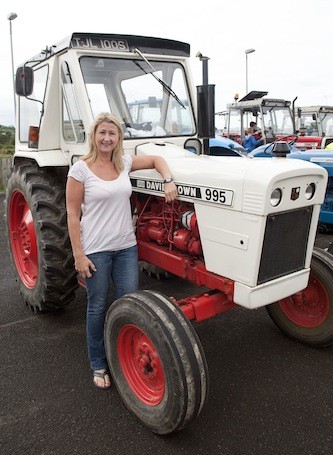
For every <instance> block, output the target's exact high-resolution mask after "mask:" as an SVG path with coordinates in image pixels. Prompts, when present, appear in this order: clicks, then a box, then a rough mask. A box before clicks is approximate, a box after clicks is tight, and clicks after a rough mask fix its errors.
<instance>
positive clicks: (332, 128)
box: [319, 112, 333, 136]
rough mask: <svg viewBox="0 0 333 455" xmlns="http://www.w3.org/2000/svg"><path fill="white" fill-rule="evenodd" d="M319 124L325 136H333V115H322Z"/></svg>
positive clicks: (330, 113)
mask: <svg viewBox="0 0 333 455" xmlns="http://www.w3.org/2000/svg"><path fill="white" fill-rule="evenodd" d="M319 122H320V125H321V131H322V135H323V136H333V113H332V112H329V113H320V114H319Z"/></svg>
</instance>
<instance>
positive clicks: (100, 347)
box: [85, 245, 139, 370]
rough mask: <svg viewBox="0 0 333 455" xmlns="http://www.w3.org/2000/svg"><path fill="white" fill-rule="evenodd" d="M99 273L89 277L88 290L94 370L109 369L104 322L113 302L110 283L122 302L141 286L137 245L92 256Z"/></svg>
mask: <svg viewBox="0 0 333 455" xmlns="http://www.w3.org/2000/svg"><path fill="white" fill-rule="evenodd" d="M88 257H89V259H90V260H91V261H92V262H93V263H94V264H95V266H96V269H97V271H96V272H92V273H93V275H92V277H91V278H86V280H85V281H86V287H87V297H88V306H87V345H88V355H89V359H90V365H91V368H92V369H93V370H102V369H105V368H107V360H106V355H105V348H104V322H105V313H106V308H107V304H108V299H109V290H110V281H111V279H112V282H113V287H114V297H115V299H119V298H120V297H122V296H123V295H125V294H127V293H128V292H132V291H136V290H137V289H138V285H139V265H138V247H137V245H135V246H132V247H130V248H125V249H124V250H119V251H102V252H100V253H92V254H89V255H88Z"/></svg>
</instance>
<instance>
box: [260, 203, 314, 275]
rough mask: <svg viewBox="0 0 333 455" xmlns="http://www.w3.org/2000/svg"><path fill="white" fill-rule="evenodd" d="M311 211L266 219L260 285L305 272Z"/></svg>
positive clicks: (300, 210) (295, 212)
mask: <svg viewBox="0 0 333 455" xmlns="http://www.w3.org/2000/svg"><path fill="white" fill-rule="evenodd" d="M312 209H313V208H312V207H305V208H301V209H297V210H292V211H288V212H281V213H275V214H272V215H269V216H268V217H267V221H266V231H265V236H264V244H263V250H262V254H261V260H260V267H259V275H258V284H261V283H266V282H267V281H270V280H274V279H275V278H279V277H281V276H284V275H287V274H289V273H293V272H296V271H297V270H301V269H303V268H304V265H305V257H306V251H307V245H308V236H309V229H310V223H311V218H312Z"/></svg>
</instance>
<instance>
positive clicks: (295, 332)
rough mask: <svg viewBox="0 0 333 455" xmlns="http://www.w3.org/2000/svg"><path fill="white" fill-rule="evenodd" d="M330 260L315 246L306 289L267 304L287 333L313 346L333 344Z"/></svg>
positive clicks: (273, 316) (330, 256)
mask: <svg viewBox="0 0 333 455" xmlns="http://www.w3.org/2000/svg"><path fill="white" fill-rule="evenodd" d="M332 259H333V257H332V255H331V254H329V253H327V252H326V251H325V250H321V249H320V248H315V249H314V251H313V256H312V262H311V273H310V279H309V284H308V286H307V288H305V289H304V290H303V291H301V292H298V293H296V294H294V295H292V296H290V297H287V298H286V299H283V300H280V301H279V302H276V303H273V304H272V305H268V306H267V307H266V309H267V311H268V314H269V315H270V317H271V318H272V320H273V321H274V323H275V324H276V325H277V326H278V327H279V328H280V329H281V330H282V331H283V332H284V333H285V334H286V335H288V336H289V337H291V338H293V339H295V340H298V341H301V342H302V343H305V344H307V345H310V346H314V347H323V346H328V345H330V344H332V343H333V274H332V272H333V263H332Z"/></svg>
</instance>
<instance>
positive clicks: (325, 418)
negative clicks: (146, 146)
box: [0, 195, 333, 455]
mask: <svg viewBox="0 0 333 455" xmlns="http://www.w3.org/2000/svg"><path fill="white" fill-rule="evenodd" d="M3 199H4V197H3V195H0V270H1V274H0V296H1V297H0V298H1V301H0V371H1V375H0V392H1V395H0V454H1V455H23V454H24V455H26V454H27V455H30V454H31V455H32V454H38V455H67V454H80V455H86V454H87V455H89V454H94V455H95V454H96V455H106V454H112V455H139V454H140V455H148V454H155V453H157V454H161V455H248V454H249V455H250V454H251V455H332V454H333V393H332V389H333V374H332V372H333V346H331V347H329V348H324V349H313V348H309V347H307V346H304V345H302V344H299V343H297V342H294V341H292V340H290V339H288V338H287V337H286V336H284V335H283V334H282V333H281V332H280V331H279V330H278V329H277V328H276V327H275V326H274V324H273V322H272V321H271V319H270V318H269V316H268V314H267V312H266V310H265V308H261V309H259V310H255V311H250V310H245V309H241V308H240V309H236V310H232V311H229V312H227V313H225V314H222V315H220V316H217V317H215V318H213V319H210V320H208V321H205V322H202V323H200V324H197V325H195V327H196V330H197V333H198V335H199V337H200V339H201V342H202V345H203V348H204V351H205V354H206V357H207V363H208V367H209V375H210V393H209V398H208V401H207V403H206V405H205V407H204V409H203V411H202V413H201V414H200V416H199V417H198V418H197V419H196V420H195V421H194V422H193V424H192V425H191V426H190V427H188V428H187V429H185V430H184V431H181V432H179V433H176V434H173V435H169V436H157V435H155V434H153V433H151V431H150V430H148V429H147V428H145V427H144V426H143V425H141V423H140V422H139V421H138V420H137V419H136V417H134V416H133V415H132V414H131V413H130V412H129V411H128V410H127V408H126V407H125V406H124V404H123V402H122V401H121V399H120V396H119V395H118V393H117V391H116V389H115V388H112V389H110V390H108V391H100V390H98V389H97V388H96V387H94V386H93V384H92V377H91V372H90V369H89V365H88V361H87V353H86V345H85V305H86V299H85V292H84V290H83V289H81V288H80V289H79V290H78V291H77V294H76V298H75V300H74V301H73V302H71V303H70V304H69V305H68V306H67V307H66V308H64V309H62V310H61V311H58V312H56V313H49V314H41V315H37V316H36V315H34V314H32V313H31V312H30V310H29V309H28V308H27V307H26V306H25V304H24V302H23V301H22V298H21V296H20V295H19V292H18V285H17V283H16V281H15V276H14V273H13V269H12V266H11V263H10V259H9V254H8V249H7V242H6V238H5V229H4V220H3V214H4V207H3ZM141 288H143V289H144V288H145V289H155V290H159V291H161V292H164V293H165V294H167V295H173V296H175V297H176V298H179V297H182V296H184V295H186V294H189V293H195V292H196V290H195V289H194V288H193V286H191V285H190V284H189V283H187V282H184V281H183V280H180V279H175V278H169V279H161V280H157V279H155V278H151V277H149V276H147V275H144V274H142V275H141Z"/></svg>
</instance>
